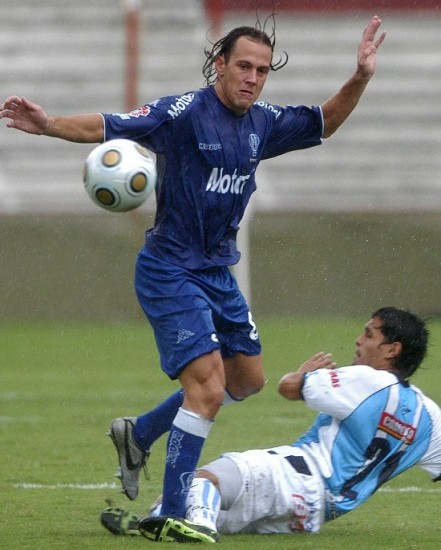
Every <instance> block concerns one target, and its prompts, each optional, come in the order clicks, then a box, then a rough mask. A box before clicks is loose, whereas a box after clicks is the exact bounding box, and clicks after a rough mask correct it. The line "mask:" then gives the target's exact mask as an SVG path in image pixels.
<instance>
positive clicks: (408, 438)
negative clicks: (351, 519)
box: [293, 365, 441, 520]
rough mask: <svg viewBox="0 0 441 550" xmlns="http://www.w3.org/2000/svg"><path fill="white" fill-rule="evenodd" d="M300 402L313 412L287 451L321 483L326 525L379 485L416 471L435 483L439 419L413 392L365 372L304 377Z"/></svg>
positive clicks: (391, 378) (439, 473)
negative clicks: (293, 450) (297, 453)
mask: <svg viewBox="0 0 441 550" xmlns="http://www.w3.org/2000/svg"><path fill="white" fill-rule="evenodd" d="M302 393H303V398H304V400H305V402H306V404H307V405H308V407H310V408H312V409H314V410H316V411H318V412H319V413H320V414H319V415H318V416H317V418H316V420H315V422H314V424H313V425H312V426H311V428H310V429H309V430H308V431H307V432H306V433H305V434H304V435H303V436H302V437H301V438H300V439H299V440H298V441H296V442H295V443H294V444H293V446H294V447H299V448H301V449H302V451H303V453H304V454H305V457H307V459H308V460H312V461H313V463H314V464H315V467H316V468H317V469H318V470H319V471H320V473H321V476H322V478H323V480H324V483H325V488H326V495H327V498H326V500H327V503H326V508H327V509H326V519H327V520H329V519H333V518H334V517H338V516H340V515H342V514H344V513H346V512H349V511H351V510H353V509H354V508H356V507H357V506H359V505H360V504H361V503H363V502H364V501H365V500H366V499H368V498H369V497H370V496H371V495H372V494H373V493H374V492H375V491H376V490H377V489H378V488H379V487H380V486H381V485H382V484H384V483H385V482H387V481H388V480H390V479H392V478H393V477H395V476H396V475H398V474H399V473H401V472H403V471H404V470H407V469H408V468H410V467H411V466H414V465H418V466H420V467H421V468H423V469H424V470H426V471H427V472H428V473H429V474H430V476H431V477H432V478H433V479H434V480H440V479H441V412H440V408H439V407H438V405H437V404H436V403H435V402H434V401H432V400H431V399H429V398H428V397H427V396H425V395H424V394H423V393H422V392H421V391H420V390H419V389H417V388H416V387H414V386H412V385H410V384H408V383H407V382H402V381H400V380H398V378H397V377H396V376H395V375H394V374H392V373H390V372H388V371H384V370H375V369H374V368H372V367H368V366H365V365H354V366H349V367H341V368H338V369H319V370H316V371H314V372H311V373H308V374H306V375H305V382H304V386H303V390H302Z"/></svg>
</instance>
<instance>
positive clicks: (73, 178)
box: [0, 0, 441, 323]
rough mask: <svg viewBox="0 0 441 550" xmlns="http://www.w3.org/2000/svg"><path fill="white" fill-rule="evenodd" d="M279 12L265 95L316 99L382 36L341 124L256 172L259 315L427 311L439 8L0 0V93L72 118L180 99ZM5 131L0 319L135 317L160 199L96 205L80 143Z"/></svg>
mask: <svg viewBox="0 0 441 550" xmlns="http://www.w3.org/2000/svg"><path fill="white" fill-rule="evenodd" d="M274 5H275V11H276V12H277V13H278V14H279V15H278V17H277V19H276V24H277V31H276V33H277V44H276V54H275V55H276V56H277V55H278V52H282V51H286V52H288V54H289V56H290V60H289V63H288V65H287V66H286V67H285V68H284V69H282V70H281V71H280V72H278V73H275V74H272V75H270V78H269V80H268V83H267V86H266V88H265V90H264V93H263V95H262V98H261V99H263V100H267V101H268V102H270V103H276V104H281V105H284V104H287V103H291V104H301V103H305V104H308V105H311V104H320V103H321V102H323V100H325V99H326V98H327V97H328V96H329V95H330V94H332V93H333V92H335V91H336V90H337V89H338V88H339V87H340V86H341V85H342V84H343V82H344V81H345V80H346V79H347V78H348V77H349V76H350V75H351V73H352V71H353V69H354V67H355V61H356V48H357V45H358V42H359V40H360V37H361V32H362V30H363V28H364V26H365V25H366V23H367V21H368V20H369V18H370V17H371V15H373V14H374V13H378V14H379V15H380V16H381V17H382V18H383V22H384V23H383V26H384V29H385V30H387V32H388V36H387V39H386V41H385V43H384V44H383V45H382V47H381V51H380V53H379V62H378V68H377V74H376V76H375V77H374V79H373V80H372V81H371V83H370V84H369V87H368V89H367V92H366V94H365V96H364V97H363V99H362V101H361V103H360V105H359V106H358V108H357V110H356V111H355V113H354V114H353V115H352V117H351V118H350V119H349V120H348V121H347V122H346V124H345V125H344V127H343V128H342V129H341V130H340V132H338V133H337V134H336V135H335V136H334V137H332V138H331V139H330V140H328V141H325V143H324V144H323V145H322V146H321V147H320V148H315V149H312V150H308V151H304V152H296V153H293V154H290V155H285V156H284V157H280V158H279V159H274V160H271V161H266V162H264V163H262V164H261V166H260V168H259V172H258V187H259V188H258V192H257V193H256V194H255V197H254V199H253V203H252V209H251V212H250V215H249V216H248V219H247V222H248V223H246V224H244V228H243V231H242V233H243V237H242V245H243V248H244V251H245V254H244V259H243V261H242V269H241V270H239V272H238V273H240V275H239V276H241V277H242V276H243V277H244V280H245V281H250V288H249V289H248V288H247V292H249V295H250V297H251V301H252V306H253V311H254V315H255V316H256V317H258V316H259V315H268V316H276V315H286V316H290V315H294V316H301V315H318V314H322V315H336V314H338V315H357V314H361V315H362V316H363V317H364V316H365V315H366V311H370V310H371V309H372V308H376V307H378V306H380V305H384V304H392V303H393V304H394V305H397V306H400V307H410V308H412V309H415V310H416V311H418V312H420V313H424V314H429V315H435V316H437V315H438V314H439V313H441V294H440V293H439V292H438V278H439V272H440V266H441V249H440V241H441V239H440V237H441V227H440V215H439V214H440V212H441V181H440V175H441V158H440V154H439V151H440V145H441V131H440V122H441V120H440V119H441V114H440V100H439V98H440V97H441V70H440V69H441V56H440V51H441V47H440V46H441V34H440V32H439V29H440V22H441V1H439V0H438V1H437V0H414V1H413V0H374V1H370V2H367V1H365V0H359V1H356V0H330V1H325V0H320V1H318V0H309V1H306V0H305V1H301V0H298V1H295V0H278V1H266V0H256V1H252V0H205V1H203V0H166V1H158V0H139V1H135V0H133V1H126V2H123V1H120V0H76V1H75V2H71V1H68V0H44V1H42V0H19V1H17V2H14V3H13V5H11V2H10V1H9V0H0V31H1V32H0V71H1V93H2V95H3V96H4V97H7V96H8V95H11V94H17V95H24V96H26V97H28V98H29V99H31V100H33V101H35V102H37V103H40V104H41V105H43V106H44V108H45V109H46V110H48V111H49V112H50V113H53V114H71V113H77V112H98V111H105V112H120V111H123V110H127V109H128V108H131V107H134V106H136V105H140V104H143V103H146V102H148V101H152V100H154V99H155V98H156V97H159V96H161V95H169V94H171V93H177V94H178V93H181V92H185V91H187V90H190V89H194V88H196V87H199V86H201V85H203V77H202V72H201V68H202V64H203V62H204V55H203V48H204V46H207V45H208V39H215V38H216V36H218V35H219V34H221V33H224V32H226V31H227V30H229V29H230V28H232V27H234V26H237V25H242V24H254V22H255V19H256V9H257V8H259V10H258V13H259V17H260V18H261V19H264V17H265V14H268V13H269V11H271V9H272V7H273V6H274ZM130 7H132V8H134V7H135V8H137V9H138V10H139V12H138V13H139V20H138V24H139V29H140V34H139V52H138V53H139V74H135V75H133V73H130V71H128V63H127V61H128V59H130V58H129V56H128V52H132V54H133V53H135V57H136V44H135V45H134V44H133V43H130V42H128V41H127V28H128V27H129V25H133V22H134V21H133V19H132V18H130V17H128V13H129V12H128V9H129V8H130ZM135 26H136V21H135ZM130 28H131V29H132V31H131V32H132V33H133V27H130ZM209 29H211V30H210V32H208V34H207V31H208V30H209ZM132 36H133V35H132ZM132 59H133V58H132ZM129 67H130V64H129ZM128 74H129V75H130V74H131V76H129V78H128ZM127 81H128V83H127ZM0 124H1V128H0V231H1V244H0V270H1V271H0V275H1V277H0V288H1V298H0V304H1V305H0V322H2V323H5V322H19V321H29V320H42V321H46V320H49V321H57V322H59V321H63V320H66V321H70V320H101V319H102V320H107V319H108V320H115V321H120V320H136V319H138V318H141V316H140V313H139V311H138V307H137V305H136V300H135V297H134V295H133V289H132V277H133V268H134V262H135V257H136V253H137V249H138V248H139V246H140V245H141V244H142V240H143V232H144V230H145V229H146V228H147V227H149V226H151V224H152V222H153V216H154V209H155V204H154V198H153V197H151V198H150V199H149V200H148V201H147V204H146V205H145V206H144V207H143V208H142V209H140V210H138V211H136V213H134V214H123V215H122V214H109V213H107V212H104V211H100V210H99V209H98V208H97V207H96V206H95V205H94V204H93V203H92V202H91V201H90V200H89V198H88V197H87V195H86V193H85V191H84V189H83V186H82V166H83V162H84V159H85V158H86V156H87V154H88V153H89V151H90V150H91V149H92V147H91V146H90V145H75V144H70V143H67V142H66V143H65V142H62V141H59V140H53V139H50V138H46V137H35V136H28V135H25V134H23V133H21V132H16V131H14V130H8V129H6V127H5V122H4V121H2V122H1V123H0ZM247 244H249V249H248V248H247Z"/></svg>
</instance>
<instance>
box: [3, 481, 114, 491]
mask: <svg viewBox="0 0 441 550" xmlns="http://www.w3.org/2000/svg"><path fill="white" fill-rule="evenodd" d="M119 486H120V485H119V484H116V483H56V484H55V485H45V484H44V483H15V484H14V487H15V488H16V489H79V490H84V491H94V490H96V489H117V488H118V487H119Z"/></svg>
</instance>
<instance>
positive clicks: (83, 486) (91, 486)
mask: <svg viewBox="0 0 441 550" xmlns="http://www.w3.org/2000/svg"><path fill="white" fill-rule="evenodd" d="M13 487H15V488H16V489H76V490H85V491H94V490H96V489H117V488H119V487H120V484H119V483H118V484H117V483H56V484H55V485H46V484H44V483H15V484H14V485H13ZM378 492H379V493H389V494H401V493H421V494H429V493H439V494H441V487H440V488H433V489H426V488H422V487H399V488H397V489H395V488H393V487H383V488H381V489H380V490H379V491H378Z"/></svg>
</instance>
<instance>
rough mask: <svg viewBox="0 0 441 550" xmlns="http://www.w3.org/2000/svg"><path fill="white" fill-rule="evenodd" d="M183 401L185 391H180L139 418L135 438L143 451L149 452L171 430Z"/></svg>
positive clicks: (134, 433)
mask: <svg viewBox="0 0 441 550" xmlns="http://www.w3.org/2000/svg"><path fill="white" fill-rule="evenodd" d="M183 401H184V390H183V389H180V390H179V391H177V392H176V393H173V394H172V395H170V397H168V398H167V399H165V401H163V402H162V403H160V404H159V405H158V406H157V407H156V408H155V409H153V410H151V411H149V412H148V413H145V414H142V415H141V416H138V418H137V420H136V425H135V429H134V431H133V437H134V439H135V442H136V444H137V445H138V446H139V447H140V448H141V449H143V450H144V451H148V450H149V449H150V447H151V446H152V445H153V443H154V442H155V441H156V440H157V439H158V438H159V437H160V436H161V435H162V434H164V433H166V432H168V431H169V430H170V428H171V426H172V424H173V420H174V419H175V417H176V415H177V413H178V410H179V407H180V406H181V405H182V402H183Z"/></svg>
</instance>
